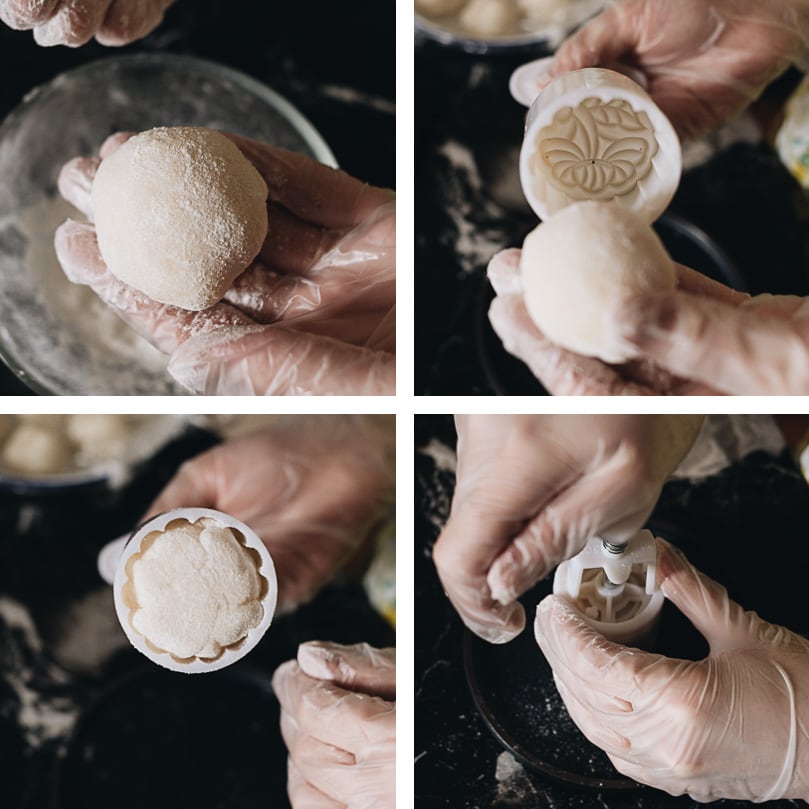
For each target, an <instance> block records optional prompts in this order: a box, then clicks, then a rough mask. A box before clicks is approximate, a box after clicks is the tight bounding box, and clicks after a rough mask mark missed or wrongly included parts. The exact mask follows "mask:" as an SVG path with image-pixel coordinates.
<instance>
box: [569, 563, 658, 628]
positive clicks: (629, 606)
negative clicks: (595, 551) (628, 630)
mask: <svg viewBox="0 0 809 809" xmlns="http://www.w3.org/2000/svg"><path fill="white" fill-rule="evenodd" d="M645 584H646V568H645V566H644V565H632V572H631V573H630V574H629V578H628V579H627V581H626V583H625V584H622V585H618V586H614V585H613V586H611V585H610V584H609V582H608V581H607V577H606V576H605V575H604V571H603V570H602V569H601V568H586V569H585V570H583V571H582V577H581V586H580V588H579V595H578V597H577V598H575V599H574V600H573V603H574V606H575V607H576V609H577V610H578V611H579V612H580V613H581V614H582V615H585V616H587V618H588V619H590V620H591V621H597V622H598V623H605V624H620V623H624V622H626V621H631V620H632V619H634V618H636V617H637V616H638V615H639V614H640V613H641V612H642V611H643V609H644V608H645V607H646V605H647V604H648V603H649V602H650V601H651V600H652V596H651V595H650V594H648V593H647V592H646V590H645Z"/></svg>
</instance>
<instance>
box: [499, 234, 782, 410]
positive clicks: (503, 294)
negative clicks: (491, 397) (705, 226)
mask: <svg viewBox="0 0 809 809" xmlns="http://www.w3.org/2000/svg"><path fill="white" fill-rule="evenodd" d="M674 266H675V269H676V270H677V283H678V288H679V290H680V292H678V293H677V294H676V295H675V296H672V295H671V293H668V292H667V293H665V295H660V294H658V295H656V296H655V295H645V296H643V297H638V298H637V299H632V300H631V301H629V302H628V304H627V306H626V307H625V308H624V309H621V310H619V312H618V314H617V315H616V320H615V324H614V327H613V331H614V337H613V339H614V340H615V345H616V346H621V349H620V350H621V352H622V353H623V354H624V356H634V357H636V359H633V360H632V361H630V362H628V363H623V364H621V365H614V366H613V365H607V364H606V363H604V362H602V361H601V360H599V359H595V358H594V357H582V356H580V355H578V354H574V353H572V352H571V351H567V350H566V349H564V348H562V347H561V346H558V345H556V344H555V343H552V342H551V341H550V340H549V339H548V338H547V337H545V335H544V334H542V332H541V331H540V330H539V329H538V328H537V327H536V326H535V325H534V322H533V320H531V317H530V315H529V314H528V310H527V309H526V307H525V301H524V300H523V292H522V280H521V278H520V251H519V250H516V249H511V250H503V251H501V252H500V253H497V254H496V255H495V256H494V258H492V260H491V261H490V262H489V269H488V273H489V281H490V282H491V284H492V286H493V287H494V290H495V292H496V293H497V297H496V298H495V299H494V301H492V304H491V307H490V309H489V321H490V322H491V324H492V328H493V329H494V331H495V332H496V333H497V335H498V336H499V337H500V339H501V340H502V341H503V347H504V348H505V349H506V351H508V352H509V353H511V354H513V355H514V356H515V357H517V358H519V359H521V360H522V361H523V362H524V363H525V364H526V365H527V366H528V367H529V368H530V370H531V372H532V373H533V374H534V376H536V377H537V379H538V380H539V381H540V382H541V383H542V384H543V385H544V386H545V388H546V389H547V390H548V391H550V392H551V393H553V394H555V395H557V396H577V395H589V396H616V395H621V396H661V395H702V396H712V395H717V394H719V393H721V392H722V390H723V389H724V386H723V385H722V384H721V383H722V381H723V380H724V379H725V377H726V376H727V374H728V373H732V371H733V369H731V368H729V369H724V363H725V362H726V359H725V357H724V354H722V353H721V352H719V351H717V352H714V351H713V350H709V351H706V350H705V348H704V346H705V342H704V341H703V338H702V337H700V340H699V342H697V341H695V340H693V339H692V341H691V342H690V343H687V344H686V343H684V342H683V341H682V340H677V339H676V336H677V335H675V334H672V335H671V338H672V339H671V345H672V346H675V345H676V347H677V349H678V350H679V351H680V354H682V355H683V356H682V361H679V362H678V361H676V358H675V354H676V352H675V351H666V350H664V346H663V344H662V342H660V339H659V338H660V337H661V332H660V329H655V328H654V326H655V322H654V318H655V316H656V313H659V315H660V317H659V321H660V323H661V327H662V324H665V325H666V327H668V328H671V325H672V323H671V319H666V318H665V314H666V313H668V312H670V311H671V310H670V308H668V307H669V306H670V305H671V304H669V303H668V302H669V301H675V300H677V301H679V300H683V301H694V300H703V301H705V306H706V308H707V309H708V310H711V307H715V308H716V309H721V310H722V311H733V308H734V307H735V306H739V305H747V304H746V303H745V302H748V301H750V296H749V295H746V294H744V293H741V292H736V291H734V290H732V289H730V288H729V287H726V286H724V285H722V284H720V283H717V282H716V281H713V280H711V279H710V278H707V277H706V276H704V275H702V274H700V273H698V272H696V271H694V270H690V269H688V268H687V267H684V266H682V265H681V264H675V265H674ZM720 323H721V319H720ZM708 325H711V326H713V327H715V328H718V327H719V324H715V323H713V321H710V322H706V323H705V326H706V327H707V326H708ZM692 333H693V334H695V335H700V332H699V331H697V330H696V329H692ZM739 337H741V335H739ZM655 338H658V348H657V349H656V350H655V347H654V346H655V343H654V339H655ZM724 342H725V343H727V341H724ZM745 348H746V344H745V343H744V342H742V341H741V339H740V340H739V346H738V350H740V351H741V350H743V349H745ZM686 350H688V356H685V352H686ZM723 350H725V349H723ZM783 350H784V349H783V347H782V348H781V349H780V352H783ZM771 360H772V358H771ZM701 363H702V364H705V365H707V366H709V367H706V372H705V373H700V367H699V366H700V364H701ZM718 369H723V370H721V371H720V370H718ZM767 372H768V371H767V369H766V368H761V373H767ZM755 378H756V375H755V371H753V372H752V373H751V369H747V368H745V373H744V374H743V375H742V379H743V380H744V381H743V383H742V382H741V380H740V383H741V384H745V385H747V386H748V388H749V387H751V386H754V384H755ZM732 392H740V391H732ZM759 392H763V391H759ZM780 392H783V391H780Z"/></svg>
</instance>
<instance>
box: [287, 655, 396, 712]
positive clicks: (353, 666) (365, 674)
mask: <svg viewBox="0 0 809 809" xmlns="http://www.w3.org/2000/svg"><path fill="white" fill-rule="evenodd" d="M298 665H299V666H300V667H301V669H302V670H303V672H304V673H305V674H308V675H309V676H310V677H314V678H315V679H318V680H327V681H329V682H332V683H334V684H335V685H339V686H341V687H342V688H345V689H346V690H348V691H357V692H360V693H363V694H371V695H373V696H377V697H382V698H383V699H388V700H395V699H396V649H375V648H374V647H373V646H369V645H368V644H367V643H355V644H353V645H351V646H343V645H341V644H339V643H329V642H328V641H310V642H309V643H302V644H301V645H300V646H299V647H298Z"/></svg>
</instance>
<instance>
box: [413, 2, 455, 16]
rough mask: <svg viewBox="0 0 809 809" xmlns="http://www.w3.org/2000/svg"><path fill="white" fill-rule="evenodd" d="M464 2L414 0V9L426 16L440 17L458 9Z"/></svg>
mask: <svg viewBox="0 0 809 809" xmlns="http://www.w3.org/2000/svg"><path fill="white" fill-rule="evenodd" d="M464 3H466V0H416V11H420V12H421V13H422V14H426V15H427V16H428V17H442V16H445V15H446V14H454V13H455V12H456V11H460V10H461V8H463V5H464Z"/></svg>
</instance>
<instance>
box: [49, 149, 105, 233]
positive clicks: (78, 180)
mask: <svg viewBox="0 0 809 809" xmlns="http://www.w3.org/2000/svg"><path fill="white" fill-rule="evenodd" d="M98 164H99V161H98V158H95V157H74V158H73V159H72V160H69V161H68V162H67V163H65V164H64V166H62V168H61V170H60V171H59V177H58V179H57V186H58V188H59V193H60V194H61V195H62V197H64V199H66V200H67V201H68V202H69V203H70V204H71V205H74V206H75V207H76V208H78V209H79V210H80V211H81V212H82V213H83V214H84V215H85V216H86V217H87V218H88V219H91V220H92V216H93V208H92V201H91V193H92V189H93V179H94V178H95V174H96V171H97V170H98Z"/></svg>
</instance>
